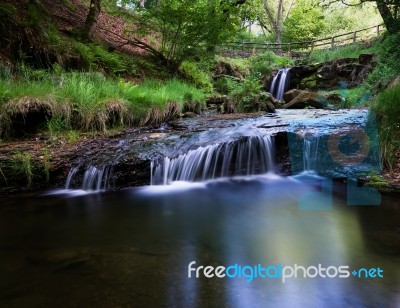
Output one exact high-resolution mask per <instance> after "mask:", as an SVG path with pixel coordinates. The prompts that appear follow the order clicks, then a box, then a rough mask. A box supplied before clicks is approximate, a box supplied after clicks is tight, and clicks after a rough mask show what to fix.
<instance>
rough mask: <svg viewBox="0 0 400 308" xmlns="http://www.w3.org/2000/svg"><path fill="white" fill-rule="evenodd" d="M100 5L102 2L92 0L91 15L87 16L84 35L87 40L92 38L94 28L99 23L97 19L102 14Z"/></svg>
mask: <svg viewBox="0 0 400 308" xmlns="http://www.w3.org/2000/svg"><path fill="white" fill-rule="evenodd" d="M100 3H101V0H90V8H89V13H88V14H87V17H86V22H85V27H84V29H83V35H84V37H85V38H86V39H89V38H90V35H91V33H92V31H93V27H94V25H95V24H96V21H97V17H98V16H99V14H100V10H101V7H100Z"/></svg>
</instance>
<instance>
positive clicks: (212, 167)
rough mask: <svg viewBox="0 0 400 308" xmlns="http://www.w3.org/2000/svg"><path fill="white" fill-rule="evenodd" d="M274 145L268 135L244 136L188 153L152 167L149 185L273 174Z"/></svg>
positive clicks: (167, 158)
mask: <svg viewBox="0 0 400 308" xmlns="http://www.w3.org/2000/svg"><path fill="white" fill-rule="evenodd" d="M274 171H275V164H274V146H273V142H272V138H271V137H270V136H251V137H244V138H242V139H240V140H238V141H235V142H230V143H222V144H214V145H209V146H205V147H199V148H197V149H195V150H190V151H189V152H188V153H186V154H182V155H179V156H178V157H175V158H169V157H165V158H164V159H162V161H161V162H159V163H156V164H152V170H151V174H152V175H151V181H152V182H151V184H152V185H157V184H163V185H167V184H169V183H171V182H173V181H204V180H209V179H215V178H218V177H226V176H234V175H253V174H262V173H266V172H274Z"/></svg>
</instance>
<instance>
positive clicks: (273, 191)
mask: <svg viewBox="0 0 400 308" xmlns="http://www.w3.org/2000/svg"><path fill="white" fill-rule="evenodd" d="M318 181H319V180H318V178H316V177H315V178H314V179H313V180H312V181H311V180H310V179H309V180H308V181H304V175H303V178H302V181H300V180H298V179H294V178H281V177H278V176H276V175H274V176H272V175H265V176H257V177H240V178H235V179H220V180H217V181H209V182H205V183H201V184H199V183H197V184H188V183H178V184H177V185H176V186H175V187H174V185H171V186H169V187H168V189H167V188H165V187H161V186H160V187H154V186H153V187H146V188H139V189H126V190H123V191H121V192H109V193H98V194H90V195H82V196H74V197H73V198H72V197H68V196H65V195H64V196H63V195H47V196H42V197H27V198H18V199H15V200H8V201H5V200H4V202H3V206H2V208H1V209H0V214H1V215H0V231H1V232H0V243H1V251H2V252H1V255H0V258H1V259H0V261H1V263H0V264H1V265H0V270H1V271H2V273H3V278H4V279H3V282H1V283H0V303H1V304H2V305H3V306H17V307H25V306H26V307H28V306H29V307H35V306H48V305H50V306H60V307H70V306H74V305H75V306H93V305H96V306H99V307H103V306H104V307H113V306H126V307H138V306H145V305H146V306H149V305H151V306H173V307H174V306H196V305H197V306H229V307H276V306H280V307H321V306H323V307H348V306H351V307H365V306H371V307H375V306H380V307H396V306H398V305H399V304H400V302H399V294H400V292H399V286H400V284H399V281H400V275H399V268H400V267H399V264H400V257H399V254H398V251H399V250H396V249H397V248H399V247H400V246H399V245H400V240H399V238H400V236H399V229H398V228H399V224H398V219H396V217H398V215H399V214H400V208H399V207H398V205H397V203H396V202H397V201H396V200H391V199H388V198H386V199H384V200H383V201H384V202H383V204H382V205H381V206H380V207H375V208H370V207H349V206H346V205H344V203H343V202H341V200H340V199H338V198H335V199H334V200H335V204H334V207H333V209H332V210H331V211H302V210H301V209H299V207H298V200H299V197H300V196H301V195H303V194H304V193H307V192H311V191H314V190H318V189H319V188H320V186H319V184H318ZM191 261H196V263H197V265H204V266H206V265H211V266H214V267H216V266H218V265H223V266H229V265H233V264H240V265H243V266H244V265H257V264H258V263H260V264H262V265H264V266H268V265H278V264H280V263H281V264H284V265H294V264H298V265H302V266H305V267H308V266H318V264H322V265H323V266H325V267H327V266H330V265H333V266H340V265H348V266H349V267H350V268H351V269H352V268H360V267H378V266H379V267H380V268H382V269H384V278H383V279H356V278H354V277H350V278H348V279H339V278H333V279H327V278H325V279H324V278H307V279H305V278H298V279H288V280H287V282H285V283H284V284H283V283H282V282H281V280H279V279H259V278H256V279H254V280H253V281H252V282H250V283H248V282H246V279H244V278H235V279H230V278H224V279H218V278H212V279H207V278H204V277H203V278H200V279H194V278H191V279H188V278H187V273H188V268H187V267H188V264H189V263H190V262H191Z"/></svg>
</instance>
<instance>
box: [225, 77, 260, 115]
mask: <svg viewBox="0 0 400 308" xmlns="http://www.w3.org/2000/svg"><path fill="white" fill-rule="evenodd" d="M260 91H261V84H260V80H259V78H256V77H254V76H249V77H246V78H245V79H243V81H242V82H241V83H239V84H238V85H237V86H236V87H235V89H234V90H233V91H232V93H231V97H232V98H233V100H234V102H235V107H236V111H245V112H251V111H259V109H260V108H259V101H258V95H259V94H260Z"/></svg>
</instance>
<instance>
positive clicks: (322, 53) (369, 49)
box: [308, 43, 379, 63]
mask: <svg viewBox="0 0 400 308" xmlns="http://www.w3.org/2000/svg"><path fill="white" fill-rule="evenodd" d="M378 49H379V45H378V44H377V43H374V44H371V45H365V44H359V43H356V44H351V45H346V46H338V47H334V48H329V49H316V50H314V51H313V52H312V53H311V54H310V57H309V59H308V61H309V62H311V63H321V62H326V61H331V60H335V59H340V58H358V56H359V55H360V54H362V53H376V52H377V51H378Z"/></svg>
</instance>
